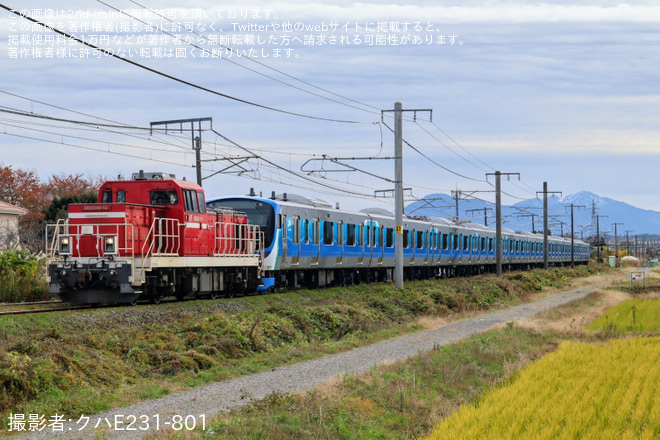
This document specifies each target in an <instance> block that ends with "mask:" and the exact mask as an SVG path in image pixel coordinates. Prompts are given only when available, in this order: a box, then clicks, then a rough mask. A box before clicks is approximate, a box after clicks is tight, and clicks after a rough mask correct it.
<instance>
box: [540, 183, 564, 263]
mask: <svg viewBox="0 0 660 440" xmlns="http://www.w3.org/2000/svg"><path fill="white" fill-rule="evenodd" d="M548 192H550V193H551V194H555V193H558V194H561V191H548V182H543V268H544V269H547V268H548ZM538 193H539V191H537V192H536V194H538Z"/></svg>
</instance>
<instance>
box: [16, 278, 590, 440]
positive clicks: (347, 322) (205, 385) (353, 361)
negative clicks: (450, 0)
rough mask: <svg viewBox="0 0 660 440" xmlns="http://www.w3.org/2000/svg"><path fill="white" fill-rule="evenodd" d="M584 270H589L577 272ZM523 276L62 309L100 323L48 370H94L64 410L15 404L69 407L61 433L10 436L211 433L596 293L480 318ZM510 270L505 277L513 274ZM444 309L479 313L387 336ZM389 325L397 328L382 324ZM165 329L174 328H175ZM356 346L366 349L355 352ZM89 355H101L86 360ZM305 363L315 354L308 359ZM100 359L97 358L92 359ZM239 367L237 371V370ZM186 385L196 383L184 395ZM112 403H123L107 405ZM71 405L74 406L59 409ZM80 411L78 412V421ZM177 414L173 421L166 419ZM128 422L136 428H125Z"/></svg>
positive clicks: (22, 347) (48, 328) (33, 351)
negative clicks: (282, 401)
mask: <svg viewBox="0 0 660 440" xmlns="http://www.w3.org/2000/svg"><path fill="white" fill-rule="evenodd" d="M582 270H583V269H582ZM548 275H549V276H551V277H553V278H554V279H555V280H556V285H557V286H561V285H562V283H565V281H566V275H565V274H564V273H561V274H557V273H555V272H554V270H553V271H551V272H548V274H546V275H545V276H548ZM581 275H582V276H584V275H586V274H585V273H584V272H581ZM526 276H528V277H529V278H526V279H524V280H515V283H523V284H525V285H526V286H527V291H523V290H522V289H520V287H519V286H520V284H515V283H514V282H513V281H511V280H508V279H507V278H506V277H504V278H502V279H500V280H499V281H497V282H498V283H500V285H501V287H502V289H501V293H500V294H499V296H498V295H495V297H486V296H485V295H484V293H483V292H485V291H487V292H490V293H489V294H490V295H494V294H493V290H492V288H491V287H488V286H491V284H492V282H493V281H492V279H491V278H490V277H484V278H479V277H477V278H473V279H471V280H470V283H465V282H462V281H461V280H454V281H449V282H451V283H454V284H453V285H454V287H452V288H457V289H458V290H461V289H465V288H469V289H471V290H470V293H467V294H465V295H464V296H460V295H459V296H456V297H454V296H452V299H451V300H450V299H449V296H451V295H453V294H450V293H449V288H448V287H447V286H446V285H445V284H444V283H443V284H438V283H430V282H420V283H419V284H416V285H415V286H414V288H412V290H411V288H409V289H404V290H402V291H396V290H395V289H393V288H392V287H391V286H388V285H372V286H361V289H363V290H359V291H357V290H356V291H353V290H345V289H328V290H326V291H320V292H306V291H300V292H295V293H287V294H282V295H278V296H264V297H248V298H242V299H240V300H227V301H203V302H199V301H191V302H186V303H173V304H168V305H160V306H153V307H152V306H146V307H139V308H118V309H106V310H99V311H94V312H90V313H85V312H83V313H77V314H74V315H69V314H67V315H66V318H64V317H63V318H61V319H62V320H63V321H64V320H68V321H71V320H73V321H75V322H77V323H79V324H81V323H84V324H85V326H86V327H87V328H89V329H93V328H100V329H104V330H103V332H102V333H98V332H97V333H91V332H88V334H79V335H78V337H77V339H76V340H77V342H78V347H77V349H78V351H77V352H76V349H69V350H67V349H65V348H63V349H62V350H61V351H60V352H59V353H58V355H57V356H56V358H57V359H59V360H58V363H56V364H53V366H52V368H60V369H61V368H62V365H67V366H68V367H67V368H68V369H69V370H68V371H70V372H75V371H84V372H85V373H84V374H85V375H86V376H85V377H90V379H89V381H88V383H89V384H90V385H88V386H87V385H83V386H82V387H81V388H85V387H87V389H86V390H84V389H83V390H82V391H81V392H80V393H81V394H78V392H77V391H72V392H70V395H69V397H68V401H67V405H63V404H59V405H60V406H57V405H58V404H57V403H53V402H52V401H50V400H49V399H48V398H44V399H42V400H40V399H39V397H38V392H37V391H33V392H34V395H33V397H32V400H27V401H25V402H26V403H27V402H30V403H28V404H25V403H24V404H23V406H22V408H33V409H31V410H30V413H34V414H37V413H38V414H43V415H44V416H46V421H47V420H48V418H49V417H52V416H54V414H55V413H56V412H57V413H58V414H63V413H64V414H66V416H65V418H66V420H65V421H63V422H62V425H61V428H62V430H61V431H58V432H53V430H52V429H51V427H50V426H49V425H48V424H46V428H47V429H44V430H43V431H41V432H34V433H27V432H23V433H19V436H18V437H17V438H34V439H38V438H52V437H57V436H58V435H62V436H63V437H66V438H94V435H95V434H94V431H95V429H94V426H95V425H96V428H97V429H101V430H102V431H103V434H102V436H103V438H110V439H112V438H117V439H126V438H141V437H143V436H145V435H147V434H148V433H152V434H151V435H153V436H154V437H153V438H160V437H162V436H163V435H165V434H166V433H169V434H167V435H175V434H176V433H177V432H176V430H174V429H173V426H172V423H175V422H176V423H178V424H177V425H176V427H177V428H179V429H178V431H181V430H187V429H188V428H191V427H192V425H195V427H196V428H201V427H202V424H204V425H205V428H206V429H207V430H208V429H210V428H209V426H210V424H211V423H212V420H213V418H214V417H215V416H216V415H218V414H219V413H220V412H223V411H226V410H230V409H234V408H238V407H242V406H245V405H246V404H248V403H251V402H254V401H258V400H260V399H265V398H267V397H268V398H269V399H272V398H273V396H276V395H281V394H283V393H292V392H300V391H305V390H309V389H312V388H314V387H316V386H318V385H319V384H322V383H324V382H326V381H328V380H329V379H333V378H337V377H344V376H345V375H346V374H349V375H350V374H357V373H361V372H366V371H369V370H371V369H373V368H374V366H375V365H381V364H384V363H386V364H387V363H391V362H396V361H399V360H404V359H408V358H411V357H413V356H415V355H417V354H419V353H422V352H426V351H429V350H434V349H438V348H439V347H442V346H445V345H448V344H452V343H454V342H456V341H459V340H461V339H464V338H466V337H469V336H471V335H475V334H478V333H482V332H485V331H487V330H489V329H491V328H493V326H497V325H500V326H505V327H506V325H505V324H507V323H511V322H513V321H515V320H518V319H522V318H525V317H528V316H532V315H534V314H536V313H538V312H539V311H541V310H545V309H548V308H552V307H555V306H557V305H560V304H564V303H567V302H570V301H574V300H576V299H579V298H583V297H585V296H586V295H588V294H589V293H590V292H593V291H594V290H595V289H596V287H594V286H585V287H581V288H577V289H573V290H571V291H569V292H565V293H561V294H556V295H553V296H548V297H546V298H543V299H541V300H538V301H534V302H529V303H525V304H523V305H519V306H517V307H512V308H508V309H500V310H498V311H496V312H494V313H489V314H483V312H484V311H485V307H484V306H483V304H485V303H486V302H490V303H493V304H501V303H509V304H511V303H516V302H517V303H518V304H519V303H520V301H519V298H520V297H525V298H526V297H528V295H530V293H529V292H530V291H532V290H541V288H540V286H541V285H543V284H544V283H546V284H547V279H544V281H538V286H539V287H538V288H534V287H533V286H534V285H535V284H534V283H536V282H537V281H535V280H537V279H539V278H538V277H539V276H540V275H538V273H536V274H535V271H532V272H530V273H529V275H526ZM517 277H518V276H517V275H516V276H515V277H514V276H513V275H512V278H517ZM456 286H458V287H456ZM484 286H485V287H484ZM517 286H518V287H517ZM413 290H414V291H413ZM461 291H462V290H461ZM486 298H488V299H486ZM451 307H454V308H455V310H457V311H468V312H470V311H471V312H476V311H481V314H479V315H478V316H477V317H474V318H471V319H468V320H464V321H460V322H455V323H452V324H449V325H446V326H444V327H441V328H437V329H434V330H427V331H422V332H419V331H418V330H419V329H420V326H417V325H412V324H408V325H407V326H404V327H406V328H405V329H403V330H401V328H400V326H399V330H398V334H399V335H400V334H401V333H402V332H403V333H406V332H411V331H418V332H416V333H412V334H408V335H405V336H401V337H397V338H394V339H391V338H392V336H393V335H396V334H397V332H396V331H393V329H395V328H396V325H397V324H396V323H397V322H410V323H412V322H415V320H416V319H417V318H416V317H421V316H428V315H429V314H431V315H435V316H442V315H443V314H444V315H447V313H450V314H452V313H454V312H452V310H453V309H452V308H451ZM498 307H499V306H498ZM200 311H201V312H202V313H200ZM54 315H56V314H54ZM16 319H29V318H28V317H24V318H21V317H17V318H16ZM385 320H389V321H391V322H393V323H394V324H392V325H389V324H388V325H384V324H383V323H384V321H385ZM117 323H121V325H120V326H118V324H117ZM174 323H176V324H174ZM58 325H59V324H58ZM113 326H114V327H113ZM52 327H53V323H52V322H49V323H48V324H45V325H44V330H43V338H44V339H48V338H50V340H49V342H55V343H57V342H58V341H62V340H66V338H67V336H68V333H67V332H68V331H70V330H67V329H65V328H62V329H58V330H57V331H54V330H53V329H52ZM173 328H175V329H176V330H175V331H171V329H173ZM118 329H121V330H118ZM7 331H8V329H6V330H4V332H5V333H7ZM384 339H389V340H386V341H383V340H384ZM379 341H380V342H379ZM5 344H6V343H5ZM364 344H370V345H366V346H364ZM359 345H362V347H360V348H355V347H357V346H359ZM89 346H91V347H94V350H92V351H90V352H89V353H87V352H85V351H84V350H85V347H89ZM13 348H14V351H17V352H20V353H21V354H20V355H19V357H20V356H28V357H30V359H35V358H37V353H38V352H39V350H40V349H41V347H40V345H39V343H38V342H34V343H29V342H27V341H26V342H22V343H16V346H15V347H13ZM81 350H83V351H81ZM23 353H26V354H23ZM27 353H30V354H27ZM113 356H114V358H116V360H113V359H114V358H113ZM87 357H89V358H94V359H97V360H96V361H94V362H93V364H92V363H89V364H86V363H85V362H84V359H85V358H87ZM310 358H316V359H313V360H308V359H310ZM21 359H23V358H21ZM101 359H102V360H103V361H102V362H99V360H101ZM291 362H298V363H295V364H291ZM102 364H106V366H107V369H105V370H100V371H97V369H99V368H101V367H102ZM240 374H243V375H242V376H240V377H237V376H239V375H240ZM63 379H66V376H65V377H63ZM78 381H79V382H80V381H81V379H80V378H79V379H78ZM209 383H210V384H209ZM107 384H110V386H108V385H107ZM79 386H80V385H79ZM103 387H105V388H103ZM191 387H192V388H193V389H188V390H186V388H191ZM127 389H128V390H129V391H128V392H126V390H127ZM117 390H124V394H118V391H117ZM406 395H407V394H406V391H405V390H403V389H402V391H401V396H400V399H399V400H400V401H401V405H407V404H409V402H408V399H407V398H406ZM95 396H96V397H95ZM269 396H270V397H269ZM145 399H149V400H145ZM108 401H112V402H114V403H113V406H121V407H120V408H118V409H114V410H109V409H107V407H108V403H107V402H108ZM139 401H141V402H139ZM136 402H137V403H136ZM365 405H367V406H369V405H370V404H368V403H365ZM104 406H105V408H104ZM67 407H68V408H75V409H74V410H71V409H69V410H68V411H69V412H65V411H66V408H67ZM49 408H64V409H63V410H49ZM3 411H5V413H4V414H6V416H5V417H7V416H8V415H9V413H10V408H8V407H5V408H3ZM49 412H50V413H49ZM81 416H84V417H85V418H86V419H83V420H81ZM156 416H157V417H156ZM175 416H176V421H175V420H173V417H175ZM26 417H27V415H26ZM186 420H187V421H188V425H187V426H186V425H185V423H184V422H185V421H186ZM83 421H87V424H86V425H85V426H82V425H83V423H82V422H83ZM131 421H132V422H133V423H132V424H131V423H130V422H131ZM165 423H167V424H165ZM129 425H130V426H131V427H135V428H136V429H135V430H126V429H125V428H126V427H127V426H129ZM171 438H174V437H171Z"/></svg>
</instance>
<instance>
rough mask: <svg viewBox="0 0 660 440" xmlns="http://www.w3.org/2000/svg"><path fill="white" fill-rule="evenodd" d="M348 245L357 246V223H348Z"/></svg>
mask: <svg viewBox="0 0 660 440" xmlns="http://www.w3.org/2000/svg"><path fill="white" fill-rule="evenodd" d="M346 246H355V225H353V224H347V225H346Z"/></svg>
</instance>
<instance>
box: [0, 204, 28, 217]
mask: <svg viewBox="0 0 660 440" xmlns="http://www.w3.org/2000/svg"><path fill="white" fill-rule="evenodd" d="M0 214H13V215H25V214H27V211H26V210H25V209H23V208H19V207H18V206H15V205H12V204H11V203H6V202H2V201H0Z"/></svg>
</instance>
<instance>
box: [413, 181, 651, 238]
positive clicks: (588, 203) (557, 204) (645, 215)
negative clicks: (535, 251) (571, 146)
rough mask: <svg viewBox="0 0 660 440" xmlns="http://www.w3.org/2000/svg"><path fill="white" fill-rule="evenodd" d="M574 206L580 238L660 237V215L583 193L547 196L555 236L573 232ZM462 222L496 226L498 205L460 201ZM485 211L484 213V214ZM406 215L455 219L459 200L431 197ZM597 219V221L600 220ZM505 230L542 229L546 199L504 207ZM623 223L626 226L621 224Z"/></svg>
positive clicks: (438, 195)
mask: <svg viewBox="0 0 660 440" xmlns="http://www.w3.org/2000/svg"><path fill="white" fill-rule="evenodd" d="M571 204H573V216H574V228H575V234H576V236H577V237H583V238H588V237H591V236H595V235H596V227H597V223H598V227H599V230H600V234H601V236H606V237H613V236H614V233H615V226H614V224H615V223H619V224H618V225H617V226H616V233H617V236H618V237H625V236H626V231H630V232H628V235H629V236H630V237H631V239H632V235H657V234H660V212H658V211H651V210H647V209H641V208H637V207H634V206H632V205H629V204H627V203H624V202H619V201H617V200H613V199H610V198H607V197H601V196H599V195H597V194H594V193H591V192H588V191H582V192H579V193H577V194H572V195H568V196H565V197H563V198H560V197H556V196H550V197H548V211H549V227H550V230H551V231H552V234H553V235H562V234H569V233H570V231H571V218H570V215H571V209H570V207H571ZM458 208H459V215H458V217H459V220H460V221H471V222H473V223H479V224H484V215H486V219H485V220H486V222H487V225H488V226H489V227H493V228H494V227H495V204H494V203H488V202H484V201H482V200H477V199H470V198H469V197H466V199H463V198H462V199H461V200H459V201H458ZM484 209H485V212H484ZM405 212H406V214H407V215H419V216H427V217H441V218H449V219H453V218H455V217H456V201H455V200H454V199H453V198H452V197H451V196H450V195H447V194H429V195H427V196H425V197H424V198H423V199H422V200H419V201H416V202H413V203H411V204H409V205H408V206H406V208H405ZM596 216H598V220H597V217H596ZM502 218H503V222H504V223H503V227H504V228H507V229H512V230H515V231H529V232H531V231H532V229H533V230H535V231H537V232H538V231H542V230H543V200H542V199H541V198H538V199H529V200H525V201H522V202H518V203H516V204H514V205H510V206H504V205H503V206H502ZM620 223H623V224H620Z"/></svg>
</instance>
